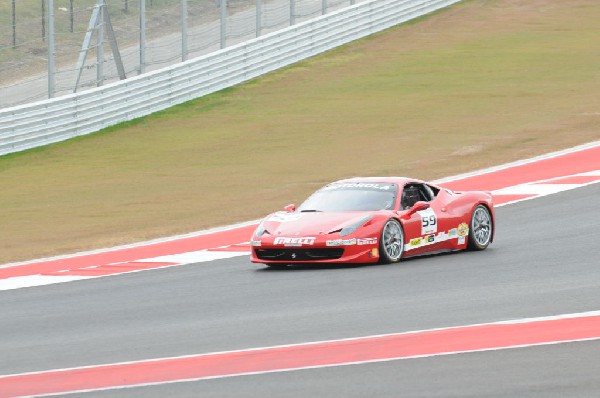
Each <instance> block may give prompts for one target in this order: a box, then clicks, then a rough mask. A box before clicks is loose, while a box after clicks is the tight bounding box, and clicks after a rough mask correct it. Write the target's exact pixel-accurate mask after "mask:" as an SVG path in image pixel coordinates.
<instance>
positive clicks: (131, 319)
mask: <svg viewBox="0 0 600 398" xmlns="http://www.w3.org/2000/svg"><path fill="white" fill-rule="evenodd" d="M599 196H600V184H594V185H591V186H588V187H584V188H581V189H577V190H573V191H566V192H562V193H559V194H556V195H551V196H547V197H543V198H539V199H535V200H531V201H525V202H521V203H517V204H513V205H509V206H506V207H502V208H499V209H498V210H497V218H498V229H497V235H496V236H497V238H496V241H495V242H494V244H493V245H492V246H490V248H489V249H488V250H486V251H484V252H480V253H455V254H447V255H439V256H432V257H425V258H419V259H413V260H408V261H404V262H402V263H400V264H396V265H386V266H360V267H348V268H342V267H324V268H316V267H295V268H291V269H289V270H284V271H273V270H266V269H263V268H261V267H257V266H255V265H252V264H250V263H249V262H248V260H247V257H239V258H235V259H230V260H221V261H216V262H213V263H204V264H198V265H186V266H179V267H174V268H168V269H162V270H156V271H147V272H142V273H133V274H125V275H119V276H114V277H107V278H99V279H93V280H87V281H79V282H71V283H65V284H57V285H48V286H42V287H35V288H26V289H18V290H14V291H5V292H0V314H2V323H1V324H0V353H1V358H2V359H1V360H0V374H15V373H21V372H31V371H39V370H47V369H56V368H64V367H74V366H86V365H96V364H101V363H114V362H120V361H132V360H143V359H149V358H160V357H170V356H179V355H188V354H199V353H208V352H215V351H225V350H234V349H245V348H252V347H265V346H273V345H280V344H293V343H302V342H308V341H320V340H329V339H340V338H349V337H359V336H368V335H375V334H384V333H397V332H404V331H411V330H422V329H431V328H437V327H447V326H460V325H468V324H475V323H484V322H494V321H501V320H510V319H519V318H527V317H540V316H549V315H557V314H566V313H577V312H585V311H594V310H599V309H600V294H599V292H600V266H599V265H600V264H599V260H598V258H599V257H598V255H599V254H600V248H599V246H598V243H597V242H599V241H600V228H599V226H600V212H598V210H597V206H598V197H599ZM598 352H600V341H598V340H596V341H587V342H575V343H564V344H559V345H550V346H540V347H528V348H517V349H509V350H503V351H489V352H477V353H468V354H456V355H450V356H439V357H432V358H422V359H407V360H398V361H391V362H382V363H373V364H362V365H351V366H342V367H336V368H323V369H312V370H301V371H292V372H284V373H274V374H264V375H255V376H242V377H233V378H223V379H218V380H204V381H195V382H186V383H177V384H170V385H162V386H150V387H138V388H131V389H121V390H111V391H106V392H103V393H98V392H95V393H94V396H157V397H158V396H165V395H180V396H185V395H189V396H198V395H202V396H211V395H213V396H269V395H273V396H275V395H277V396H280V395H282V394H283V395H285V396H309V395H317V396H327V395H329V396H350V395H355V396H366V395H376V396H444V397H446V396H457V395H458V396H469V395H471V396H478V397H480V396H543V397H547V396H581V397H587V396H594V394H596V393H597V392H598V391H600V378H599V377H598V374H600V355H597V353H598Z"/></svg>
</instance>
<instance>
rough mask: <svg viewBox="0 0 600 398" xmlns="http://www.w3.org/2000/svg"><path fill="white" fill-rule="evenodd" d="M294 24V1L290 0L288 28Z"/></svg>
mask: <svg viewBox="0 0 600 398" xmlns="http://www.w3.org/2000/svg"><path fill="white" fill-rule="evenodd" d="M295 24H296V0H290V26H292V25H295Z"/></svg>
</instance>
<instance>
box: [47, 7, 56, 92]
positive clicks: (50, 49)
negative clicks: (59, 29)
mask: <svg viewBox="0 0 600 398" xmlns="http://www.w3.org/2000/svg"><path fill="white" fill-rule="evenodd" d="M55 80H56V76H55V73H54V0H48V98H54V93H55Z"/></svg>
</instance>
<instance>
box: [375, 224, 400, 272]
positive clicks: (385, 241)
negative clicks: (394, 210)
mask: <svg viewBox="0 0 600 398" xmlns="http://www.w3.org/2000/svg"><path fill="white" fill-rule="evenodd" d="M379 252H380V262H382V263H396V262H398V261H400V258H401V257H402V253H403V252H404V231H403V230H402V226H401V225H400V222H399V221H398V220H396V219H393V218H390V219H389V220H387V222H386V223H385V225H384V226H383V229H382V230H381V239H380V241H379Z"/></svg>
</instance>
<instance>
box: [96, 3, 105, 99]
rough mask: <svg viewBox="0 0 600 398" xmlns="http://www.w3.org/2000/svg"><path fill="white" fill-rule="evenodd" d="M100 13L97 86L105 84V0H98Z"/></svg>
mask: <svg viewBox="0 0 600 398" xmlns="http://www.w3.org/2000/svg"><path fill="white" fill-rule="evenodd" d="M98 7H99V9H100V10H99V11H100V13H99V14H98V25H97V26H96V86H98V87H100V86H101V85H102V84H104V7H106V5H105V4H104V0H98Z"/></svg>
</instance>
